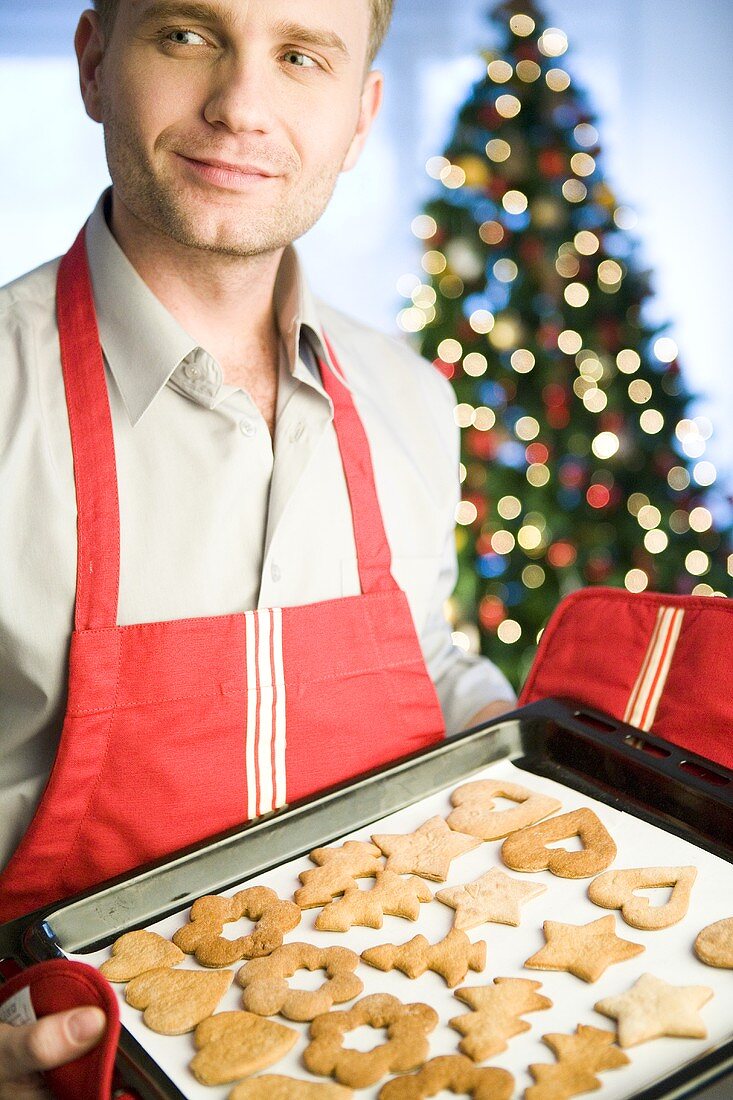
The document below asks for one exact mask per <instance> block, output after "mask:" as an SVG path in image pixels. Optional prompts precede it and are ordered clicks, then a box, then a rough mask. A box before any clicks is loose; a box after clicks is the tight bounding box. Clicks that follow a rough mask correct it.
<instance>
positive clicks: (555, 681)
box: [519, 587, 733, 768]
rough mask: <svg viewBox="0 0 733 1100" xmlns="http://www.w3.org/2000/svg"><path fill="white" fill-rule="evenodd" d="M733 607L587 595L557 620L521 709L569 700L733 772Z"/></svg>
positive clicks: (611, 591) (609, 591) (612, 591)
mask: <svg viewBox="0 0 733 1100" xmlns="http://www.w3.org/2000/svg"><path fill="white" fill-rule="evenodd" d="M731 668H733V600H729V599H723V598H721V597H710V596H670V595H666V594H663V593H659V592H639V593H632V592H626V591H625V590H624V589H623V588H602V587H599V588H582V589H580V590H579V591H577V592H573V593H572V594H571V595H570V596H567V597H566V598H565V599H564V600H562V602H561V603H560V604H559V605H558V607H557V608H556V610H555V612H554V613H553V615H552V616H551V618H550V620H549V622H548V624H547V626H546V628H545V630H544V633H543V634H542V638H541V640H540V644H539V648H538V650H537V655H536V657H535V659H534V663H533V665H532V668H531V669H530V672H529V676H528V677H527V682H526V683H525V685H524V688H523V689H522V693H521V695H520V697H519V702H520V703H521V704H525V703H534V702H536V701H538V700H539V699H547V698H551V697H554V698H557V699H567V700H570V701H572V702H573V703H575V704H580V705H581V706H586V707H590V708H592V709H594V710H600V711H604V712H605V713H606V714H610V715H612V716H613V717H614V718H617V719H618V720H619V721H622V722H627V723H628V724H629V725H631V726H635V727H636V728H637V729H640V730H647V731H650V732H651V733H654V734H656V735H657V737H662V738H664V739H665V740H666V741H671V742H672V744H674V745H678V746H680V747H681V748H683V749H687V750H688V751H692V752H695V753H697V754H698V755H699V756H704V757H706V758H707V759H708V760H714V761H715V762H716V763H718V764H724V765H725V766H726V767H728V768H730V767H733V737H732V736H731V729H732V728H733V680H732V679H731Z"/></svg>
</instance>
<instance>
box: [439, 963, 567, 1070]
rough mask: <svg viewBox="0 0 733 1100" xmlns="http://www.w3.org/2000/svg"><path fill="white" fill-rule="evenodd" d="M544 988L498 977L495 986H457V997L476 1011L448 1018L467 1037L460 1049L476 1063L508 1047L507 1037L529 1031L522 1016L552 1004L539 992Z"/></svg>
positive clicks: (518, 979) (525, 979) (520, 980)
mask: <svg viewBox="0 0 733 1100" xmlns="http://www.w3.org/2000/svg"><path fill="white" fill-rule="evenodd" d="M541 988H542V985H541V983H540V982H533V981H530V980H529V979H527V978H494V984H493V985H479V986H466V987H464V988H463V989H457V990H456V991H455V993H454V994H453V996H454V997H457V998H458V1000H459V1001H463V1002H464V1004H467V1005H469V1006H470V1008H471V1009H472V1010H473V1011H472V1012H467V1013H465V1015H463V1016H454V1017H453V1019H452V1020H449V1021H448V1023H449V1024H450V1026H451V1027H452V1028H454V1029H455V1030H456V1031H460V1033H461V1035H464V1036H465V1038H464V1039H461V1041H460V1043H459V1044H458V1048H459V1050H461V1051H463V1053H464V1054H467V1055H468V1056H469V1057H470V1058H473V1060H474V1061H475V1062H483V1061H485V1060H486V1059H487V1058H492V1057H493V1055H494V1054H499V1052H500V1051H502V1050H506V1047H507V1039H511V1038H512V1037H513V1036H514V1035H520V1034H521V1033H522V1032H523V1031H529V1028H530V1024H528V1023H527V1022H526V1020H522V1019H521V1018H520V1017H521V1016H523V1015H524V1014H525V1013H526V1012H541V1011H542V1010H543V1009H545V1008H550V1007H551V1006H552V1001H551V1000H550V999H549V998H548V997H543V996H542V994H541V993H537V992H536V990H538V989H541Z"/></svg>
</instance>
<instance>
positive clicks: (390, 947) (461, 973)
mask: <svg viewBox="0 0 733 1100" xmlns="http://www.w3.org/2000/svg"><path fill="white" fill-rule="evenodd" d="M361 957H362V959H363V960H364V962H365V963H367V964H368V965H369V966H375V967H376V968H377V970H401V971H402V973H403V974H406V975H407V977H408V978H419V977H420V975H421V974H424V973H425V971H426V970H433V971H434V972H435V973H436V974H440V976H441V978H443V979H444V981H445V983H446V985H448V986H451V987H452V986H454V985H458V983H459V982H462V981H463V979H464V978H465V977H466V974H467V973H468V971H469V969H470V970H477V971H479V970H483V968H484V967H485V966H486V941H485V940H479V942H478V943H471V941H470V940H469V938H468V936H467V935H466V933H465V932H461V931H459V929H457V928H452V929H451V931H450V932H449V933H448V935H447V936H446V937H445V938H444V939H442V940H440V942H439V943H435V944H431V943H428V941H427V940H426V939H425V937H424V936H414V937H413V939H411V940H409V941H408V942H407V943H403V944H400V945H399V946H398V945H395V944H393V943H383V944H380V945H379V946H378V947H369V948H367V950H366V951H362V953H361Z"/></svg>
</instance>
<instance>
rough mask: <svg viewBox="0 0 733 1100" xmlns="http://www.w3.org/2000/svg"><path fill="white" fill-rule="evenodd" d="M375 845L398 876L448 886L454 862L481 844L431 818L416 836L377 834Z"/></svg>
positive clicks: (410, 834) (445, 823) (441, 821)
mask: <svg viewBox="0 0 733 1100" xmlns="http://www.w3.org/2000/svg"><path fill="white" fill-rule="evenodd" d="M372 840H373V841H374V843H375V844H376V845H377V846H378V847H379V848H381V849H382V851H383V852H384V854H385V855H386V856H388V857H389V858H388V859H387V867H388V868H389V869H390V871H394V872H395V873H396V874H398V875H405V874H411V875H420V876H421V877H422V878H428V879H432V880H433V882H445V880H446V879H447V878H448V873H449V871H450V865H451V860H454V859H455V858H456V856H460V855H462V854H463V853H464V852H470V851H471V849H472V848H478V846H479V845H480V844H481V843H482V841H481V838H480V837H476V836H468V835H467V834H466V833H457V832H454V831H453V829H449V828H448V824H447V822H446V820H445V818H443V817H438V816H436V817H431V818H430V820H429V821H426V822H425V823H424V824H423V825H421V826H420V828H419V829H416V830H415V832H414V833H406V834H400V833H377V834H376V835H375V836H373V837H372Z"/></svg>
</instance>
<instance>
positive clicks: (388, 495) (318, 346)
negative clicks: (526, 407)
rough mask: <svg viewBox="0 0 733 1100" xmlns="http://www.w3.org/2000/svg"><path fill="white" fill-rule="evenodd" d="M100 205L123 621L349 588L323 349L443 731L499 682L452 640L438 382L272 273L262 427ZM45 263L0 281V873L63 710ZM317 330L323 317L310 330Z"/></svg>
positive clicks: (290, 266) (300, 284)
mask: <svg viewBox="0 0 733 1100" xmlns="http://www.w3.org/2000/svg"><path fill="white" fill-rule="evenodd" d="M104 200H105V195H103V196H101V197H100V200H99V202H98V203H97V206H96V207H95V209H94V211H93V213H92V215H91V217H90V219H89V222H88V226H87V246H88V254H89V264H90V270H91V276H92V284H93V290H94V300H95V306H96V311H97V318H98V324H99V332H100V341H101V344H102V349H103V352H104V359H105V367H106V370H107V383H108V391H109V399H110V406H111V413H112V425H113V432H114V442H115V453H116V460H117V476H118V482H119V495H120V520H121V575H120V595H119V609H118V621H119V623H120V624H129V623H135V622H152V621H159V620H166V619H177V618H184V617H188V616H208V615H223V614H229V613H232V612H237V611H245V610H249V609H252V608H255V607H268V606H281V607H287V606H294V605H298V604H306V603H313V602H316V601H318V600H326V599H332V598H334V597H338V596H349V595H353V594H356V593H358V592H359V578H358V572H357V565H356V555H355V549H354V537H353V529H352V523H351V512H350V508H349V503H348V497H347V492H346V485H345V482H344V476H343V469H342V466H341V461H340V458H339V454H338V449H337V442H336V437H335V433H334V430H333V423H332V411H331V404H330V401H329V399H328V397H327V396H326V394H325V392H324V390H323V388H322V385H321V382H320V377H319V374H318V371H317V368H315V364H314V357H313V351H315V353H316V354H317V355H319V356H325V350H324V344H323V338H322V332H323V331H324V330H325V332H326V333H327V334H328V336H329V338H330V339H331V340H332V342H333V344H334V345H335V348H336V352H337V355H338V358H339V360H340V363H341V367H342V370H343V371H344V373H345V375H346V377H347V380H348V384H349V387H350V389H351V391H352V393H353V395H354V400H355V403H356V407H357V410H358V412H359V414H360V416H361V418H362V420H363V423H364V426H365V429H366V433H367V437H368V439H369V442H370V446H371V450H372V457H373V462H374V468H375V476H376V483H377V492H378V495H379V500H380V504H381V508H382V512H383V516H384V522H385V527H386V530H387V536H388V539H389V542H390V546H391V548H392V554H393V574H394V576H395V579H396V580H397V582H398V584H399V585H400V586H401V587H402V588H403V589H404V590H405V592H406V594H407V596H408V600H409V603H410V608H411V610H412V614H413V618H414V621H415V625H416V628H417V632H418V636H419V638H420V642H421V645H422V649H423V652H424V655H425V660H426V662H427V666H428V670H429V672H430V675H431V677H432V678H433V680H434V682H435V684H436V688H437V691H438V695H439V697H440V701H441V704H442V707H443V711H444V714H445V720H446V724H447V727H448V730H449V731H450V732H455V731H458V730H460V729H462V728H465V725H466V723H467V722H468V720H469V719H470V718H471V716H472V715H473V714H475V713H476V711H477V710H479V709H480V708H481V707H482V706H483V705H484V704H486V703H487V702H489V701H491V700H493V699H511V698H512V691H511V688H510V687H509V685H508V683H507V682H506V680H505V678H504V677H503V676H502V675H501V673H500V672H499V671H498V670H497V669H496V668H495V667H494V665H492V664H491V663H490V662H489V661H487V660H485V659H482V658H477V657H470V656H468V655H466V654H464V653H463V652H462V651H461V650H459V649H457V648H456V647H455V646H453V644H452V641H451V631H450V627H449V626H448V624H447V623H446V621H445V618H444V614H443V606H444V601H445V600H446V598H447V597H448V596H449V595H450V594H451V592H452V589H453V586H454V584H455V579H456V559H455V548H454V537H453V531H454V514H455V506H456V503H457V499H458V478H457V470H458V437H457V428H456V426H455V423H454V418H453V406H454V403H455V402H454V398H453V392H452V390H451V388H450V386H449V384H448V383H447V382H446V381H445V379H444V378H442V376H441V375H440V374H439V373H438V372H437V371H436V370H435V369H434V368H433V367H432V366H431V365H430V364H427V363H426V362H425V361H424V360H422V359H420V358H419V357H418V356H417V355H415V354H414V353H413V352H412V351H411V350H410V349H409V348H407V347H406V346H404V345H403V344H401V343H400V342H398V341H396V340H393V339H391V338H390V337H387V336H385V335H383V334H381V333H379V332H376V331H374V330H371V329H369V328H366V327H365V326H363V325H361V324H359V323H357V322H355V321H353V320H351V319H349V318H347V317H346V316H344V315H343V314H341V313H338V312H336V311H334V310H332V309H330V308H328V307H326V306H325V305H323V304H321V303H318V304H316V302H315V301H314V300H313V298H312V296H311V294H310V293H309V290H308V287H307V285H306V283H305V281H304V279H303V276H302V273H301V270H300V268H299V264H298V259H297V256H296V253H295V251H294V250H293V249H292V248H290V249H287V250H286V252H285V254H284V256H283V260H282V263H281V266H280V270H279V272H278V278H277V285H276V295H275V302H276V315H277V321H278V327H279V330H280V335H281V355H280V375H279V386H278V398H277V410H276V426H275V433H274V440H273V438H272V437H271V436H270V433H269V431H268V429H267V425H266V424H265V422H264V420H263V418H262V416H261V415H260V413H259V411H258V409H257V407H256V405H255V404H254V403H253V401H252V400H251V398H250V397H249V395H248V394H247V393H246V392H244V391H243V390H242V389H239V388H236V387H233V386H229V385H225V384H224V383H223V382H222V375H221V369H220V367H219V365H218V363H217V362H216V361H215V360H214V359H213V358H212V356H211V355H209V354H208V353H207V352H206V350H205V349H204V348H202V347H200V346H198V345H197V343H196V341H195V340H194V339H192V338H191V337H190V336H189V335H188V333H186V332H185V331H184V329H183V328H182V327H181V326H180V325H179V324H178V322H177V321H176V320H175V319H174V318H173V317H172V315H171V314H170V313H169V312H168V311H167V310H166V309H165V307H164V306H163V305H162V303H161V302H160V301H159V300H158V299H157V298H156V297H155V296H154V295H153V293H152V292H151V291H150V290H149V289H148V287H147V286H146V284H145V283H144V282H143V280H142V279H141V278H140V276H139V275H138V274H137V272H136V271H135V269H134V268H133V266H132V265H131V264H130V262H129V261H128V259H127V258H126V256H125V254H124V253H123V252H122V250H121V249H120V247H119V245H118V244H117V242H116V241H115V239H114V237H113V236H112V234H111V232H110V230H109V228H108V226H107V222H106V220H105V214H104ZM57 269H58V260H53V261H51V262H49V263H47V264H44V265H43V266H41V267H39V268H37V269H36V270H35V271H32V272H30V273H29V274H27V275H24V276H22V277H21V278H20V279H17V280H16V281H15V282H13V283H11V284H9V285H8V286H7V287H5V288H3V289H1V290H0V371H1V372H2V374H1V376H0V377H2V400H0V500H1V501H2V518H0V563H1V570H0V737H1V738H2V741H1V742H0V743H1V745H2V747H1V748H0V760H1V763H0V866H2V865H4V864H5V862H7V859H8V858H9V856H10V855H11V853H12V851H13V849H14V848H15V847H16V846H17V843H18V841H19V839H20V837H21V835H22V833H23V832H24V830H25V829H26V827H27V826H28V823H29V822H30V819H31V817H32V815H33V812H34V809H35V807H36V805H37V802H38V800H39V798H40V796H41V794H42V792H43V788H44V785H45V783H46V780H47V778H48V774H49V771H50V768H51V764H52V762H53V759H54V755H55V752H56V748H57V745H58V739H59V735H60V731H61V727H62V723H63V716H64V706H65V698H66V677H67V654H68V649H69V639H70V635H71V631H72V626H73V612H74V596H75V574H76V499H75V491H74V477H73V470H72V459H71V445H70V440H69V426H68V419H67V413H66V402H65V397H64V389H63V379H62V375H61V364H60V359H59V346H58V331H57V328H56V321H55V290H56V273H57ZM321 325H322V326H323V328H321Z"/></svg>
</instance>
